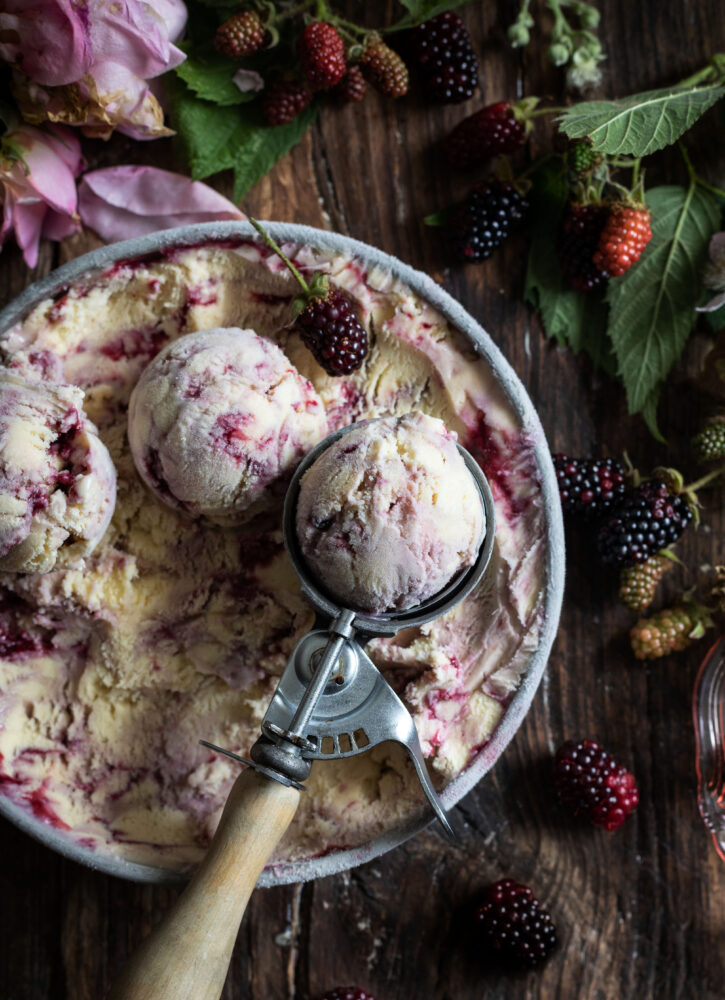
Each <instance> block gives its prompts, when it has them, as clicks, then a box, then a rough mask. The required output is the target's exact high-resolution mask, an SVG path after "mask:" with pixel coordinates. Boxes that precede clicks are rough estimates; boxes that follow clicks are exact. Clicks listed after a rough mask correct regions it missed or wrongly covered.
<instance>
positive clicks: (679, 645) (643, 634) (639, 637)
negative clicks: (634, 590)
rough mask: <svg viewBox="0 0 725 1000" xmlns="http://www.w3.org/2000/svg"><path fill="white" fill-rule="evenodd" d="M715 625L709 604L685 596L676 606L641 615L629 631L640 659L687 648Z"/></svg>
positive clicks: (631, 641)
mask: <svg viewBox="0 0 725 1000" xmlns="http://www.w3.org/2000/svg"><path fill="white" fill-rule="evenodd" d="M712 625H713V621H712V618H711V617H710V611H709V608H705V607H703V606H702V605H700V604H697V603H696V602H695V601H693V600H692V599H691V598H688V597H685V598H684V599H683V600H682V601H681V602H680V603H678V604H676V605H674V607H671V608H664V609H663V610H662V611H657V612H656V613H655V614H654V615H652V616H651V617H649V618H640V620H639V621H638V622H637V624H636V625H634V626H633V627H632V629H631V630H630V633H629V639H630V643H631V646H632V652H633V653H634V655H635V656H636V657H637V659H638V660H658V659H659V658H660V657H662V656H668V655H669V654H670V653H678V652H680V651H681V650H683V649H687V647H688V646H690V645H691V644H692V643H693V642H695V640H697V639H701V638H702V637H703V636H704V634H705V631H706V630H707V629H708V628H710V627H711V626H712Z"/></svg>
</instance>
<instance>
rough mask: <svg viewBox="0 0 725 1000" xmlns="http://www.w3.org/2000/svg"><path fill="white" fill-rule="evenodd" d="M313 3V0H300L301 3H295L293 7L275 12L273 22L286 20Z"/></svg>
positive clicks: (300, 12)
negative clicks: (278, 12)
mask: <svg viewBox="0 0 725 1000" xmlns="http://www.w3.org/2000/svg"><path fill="white" fill-rule="evenodd" d="M313 3H314V0H302V3H298V4H295V5H294V7H290V8H289V9H288V10H283V11H282V12H281V13H280V14H275V18H274V20H275V23H276V22H278V21H287V20H288V19H289V18H290V17H297V15H298V14H302V13H303V12H304V11H306V10H307V9H308V8H309V7H311V6H312V4H313Z"/></svg>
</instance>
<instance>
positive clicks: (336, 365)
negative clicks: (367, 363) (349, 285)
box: [294, 288, 368, 375]
mask: <svg viewBox="0 0 725 1000" xmlns="http://www.w3.org/2000/svg"><path fill="white" fill-rule="evenodd" d="M294 329H295V330H297V332H298V333H299V335H300V337H301V339H302V343H303V344H304V345H305V347H307V348H308V350H310V351H311V352H312V355H313V357H314V358H315V361H317V363H318V364H319V365H321V366H322V367H323V368H324V369H325V371H326V372H327V374H328V375H351V374H352V373H353V372H354V371H356V370H357V369H358V368H359V367H360V365H361V364H362V363H363V361H364V360H365V357H366V356H367V353H368V335H367V332H366V330H365V327H364V326H363V325H362V323H361V322H360V320H359V318H358V315H357V311H356V309H355V306H354V304H353V302H352V300H351V299H350V298H349V297H348V296H347V295H346V294H345V292H343V291H341V290H340V289H339V288H333V289H331V290H330V291H329V292H328V293H327V295H326V296H325V297H324V298H321V297H317V298H313V299H311V300H310V302H309V303H308V305H307V306H305V308H304V309H303V310H302V312H301V313H300V314H299V316H298V317H297V319H296V320H295V323H294Z"/></svg>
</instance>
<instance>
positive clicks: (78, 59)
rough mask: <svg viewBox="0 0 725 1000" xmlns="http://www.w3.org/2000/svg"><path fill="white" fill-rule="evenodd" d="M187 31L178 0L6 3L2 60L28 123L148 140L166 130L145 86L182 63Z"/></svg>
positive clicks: (0, 23)
mask: <svg viewBox="0 0 725 1000" xmlns="http://www.w3.org/2000/svg"><path fill="white" fill-rule="evenodd" d="M185 26H186V7H185V5H184V3H183V2H182V0H154V2H153V3H151V2H149V3H145V2H143V0H6V2H5V5H4V11H3V12H2V13H0V38H1V39H2V41H1V42H0V56H1V57H2V58H4V59H6V60H7V61H8V62H10V63H12V64H13V66H14V67H15V92H16V97H17V99H18V101H19V103H20V105H21V109H22V112H23V116H24V117H25V118H26V119H27V120H28V121H32V122H36V123H40V122H43V121H54V122H65V123H66V124H68V125H80V126H82V127H83V128H84V129H85V130H86V132H87V133H89V134H91V135H100V136H103V137H104V138H107V137H108V136H109V135H110V134H111V132H112V131H113V129H114V128H117V129H118V130H119V131H121V132H124V133H125V134H126V135H130V136H132V137H133V138H135V139H153V138H155V137H157V136H159V135H168V134H169V130H168V129H167V128H165V126H164V124H163V111H162V109H161V107H160V105H159V103H158V101H157V99H156V97H155V96H154V95H153V94H152V93H151V91H150V89H149V88H148V86H147V84H146V81H147V80H150V79H153V78H154V77H157V76H160V75H161V74H162V73H165V72H166V71H167V70H169V69H173V67H174V66H178V65H179V63H180V62H183V60H184V58H185V56H184V53H183V52H182V51H181V50H180V49H178V48H177V47H176V46H175V45H174V44H173V43H174V41H176V40H178V38H179V37H180V36H181V34H182V33H183V31H184V28H185Z"/></svg>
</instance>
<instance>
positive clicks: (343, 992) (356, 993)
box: [320, 986, 375, 1000]
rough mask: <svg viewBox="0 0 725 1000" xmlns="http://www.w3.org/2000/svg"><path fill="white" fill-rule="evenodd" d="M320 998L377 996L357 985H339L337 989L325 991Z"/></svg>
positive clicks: (369, 999) (339, 999)
mask: <svg viewBox="0 0 725 1000" xmlns="http://www.w3.org/2000/svg"><path fill="white" fill-rule="evenodd" d="M320 1000H375V997H374V996H372V995H371V994H370V993H366V992H365V990H361V989H359V988H358V987H357V986H338V987H337V989H335V990H330V992H329V993H325V995H324V996H322V997H320Z"/></svg>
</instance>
